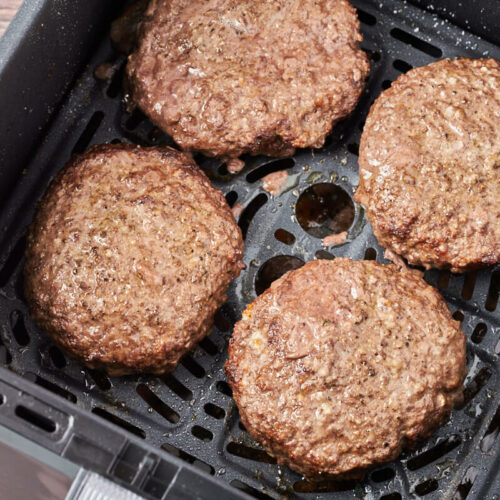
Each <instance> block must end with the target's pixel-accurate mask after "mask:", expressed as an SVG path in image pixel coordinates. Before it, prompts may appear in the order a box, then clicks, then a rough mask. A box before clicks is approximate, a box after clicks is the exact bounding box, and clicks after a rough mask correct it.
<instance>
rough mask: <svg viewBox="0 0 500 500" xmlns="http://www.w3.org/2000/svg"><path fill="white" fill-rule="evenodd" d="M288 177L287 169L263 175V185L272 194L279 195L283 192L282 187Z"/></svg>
mask: <svg viewBox="0 0 500 500" xmlns="http://www.w3.org/2000/svg"><path fill="white" fill-rule="evenodd" d="M287 179H288V172H287V171H286V170H280V171H278V172H273V173H272V174H268V175H266V176H265V177H263V178H262V185H263V187H264V189H265V190H266V191H267V192H268V193H269V194H270V195H271V196H278V195H279V194H280V192H281V189H282V188H283V186H284V185H285V184H286V180H287Z"/></svg>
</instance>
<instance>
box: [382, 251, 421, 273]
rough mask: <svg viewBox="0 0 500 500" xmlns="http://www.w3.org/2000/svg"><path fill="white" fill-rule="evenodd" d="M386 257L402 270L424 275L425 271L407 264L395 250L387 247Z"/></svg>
mask: <svg viewBox="0 0 500 500" xmlns="http://www.w3.org/2000/svg"><path fill="white" fill-rule="evenodd" d="M384 259H387V260H390V261H392V262H393V263H394V265H395V266H396V267H397V268H398V269H399V270H400V271H406V272H408V273H416V274H417V275H418V276H420V277H423V276H424V273H423V272H422V271H419V270H418V269H412V268H411V267H409V266H408V264H406V262H405V261H404V260H403V259H402V258H401V257H400V256H399V255H398V254H397V253H395V252H393V251H392V250H389V249H388V248H386V250H385V252H384Z"/></svg>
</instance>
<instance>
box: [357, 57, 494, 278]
mask: <svg viewBox="0 0 500 500" xmlns="http://www.w3.org/2000/svg"><path fill="white" fill-rule="evenodd" d="M359 165H360V172H359V174H360V175H359V177H360V181H359V188H358V190H357V192H356V195H355V199H356V200H357V201H358V202H361V203H362V204H363V205H365V206H366V207H367V215H368V220H369V221H370V222H371V224H372V226H373V231H374V233H375V235H376V236H377V238H378V240H379V242H380V244H381V245H382V246H384V247H386V248H388V249H390V250H392V251H393V252H395V253H397V254H400V255H402V256H404V257H406V259H408V262H409V263H410V264H417V265H423V266H425V267H426V268H429V267H437V268H449V269H451V270H452V271H453V272H462V271H466V270H469V269H474V268H478V267H482V266H487V265H491V264H495V263H497V262H500V168H499V167H500V63H499V62H498V61H495V60H493V59H478V60H471V59H459V60H450V59H443V60H442V61H439V62H436V63H433V64H429V65H428V66H424V67H422V68H416V69H413V70H411V71H409V72H408V73H407V74H406V75H402V76H400V77H399V78H398V79H397V80H396V81H395V82H394V83H393V84H392V86H391V87H390V88H389V89H388V90H386V91H385V92H383V93H382V95H381V96H380V97H379V98H378V99H377V100H376V101H375V104H374V105H373V106H372V108H371V110H370V114H369V115H368V118H367V120H366V124H365V127H364V130H363V135H362V138H361V145H360V155H359Z"/></svg>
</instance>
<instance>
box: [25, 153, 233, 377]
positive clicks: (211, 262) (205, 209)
mask: <svg viewBox="0 0 500 500" xmlns="http://www.w3.org/2000/svg"><path fill="white" fill-rule="evenodd" d="M242 253H243V241H242V238H241V232H240V229H239V227H238V226H237V225H236V222H235V221H234V218H233V216H232V214H231V210H230V208H229V206H228V205H227V203H226V200H225V199H224V197H223V195H222V193H220V192H219V191H218V190H216V189H214V188H212V187H211V185H210V183H209V181H208V179H207V178H206V176H205V175H204V174H203V173H202V172H201V170H200V169H199V168H198V167H197V166H196V165H195V163H194V162H193V161H192V160H190V159H189V158H187V157H186V156H185V155H184V154H183V153H180V152H178V151H175V150H173V149H170V148H163V149H161V148H141V147H137V146H133V145H125V144H123V145H116V146H113V145H102V146H95V147H92V148H90V149H89V150H88V151H87V152H85V153H84V154H82V155H80V156H77V157H74V158H73V159H72V160H71V161H70V162H69V164H68V165H67V166H66V168H65V169H64V170H63V171H62V172H61V173H60V174H59V175H58V176H57V177H56V179H55V180H54V181H53V182H52V184H51V186H50V188H49V189H48V191H47V193H46V194H45V196H44V197H43V199H42V200H41V202H40V204H39V207H38V212H37V214H36V216H35V219H34V222H33V224H32V226H31V228H30V232H29V237H28V246H27V250H26V267H25V280H26V297H27V299H28V302H29V304H30V307H31V311H32V315H33V318H34V319H35V321H36V322H37V323H38V325H39V326H40V327H41V328H42V329H43V330H45V331H46V332H47V334H48V335H49V336H50V337H51V338H52V339H53V340H54V341H55V342H57V343H58V344H59V345H60V346H61V347H62V348H63V350H64V351H65V352H66V353H67V354H68V355H69V356H70V357H71V358H73V359H75V360H76V361H78V362H80V363H82V364H84V365H87V366H88V367H91V368H102V369H105V370H106V371H107V372H108V373H110V374H112V375H120V374H126V373H132V372H151V373H162V372H165V371H168V370H171V369H173V368H174V367H175V365H176V364H177V362H178V361H179V359H180V357H181V356H182V355H183V354H185V353H186V352H187V351H188V350H190V349H191V348H192V347H193V346H194V345H195V344H196V342H198V341H199V340H201V339H202V338H203V337H204V336H205V335H206V334H207V333H209V331H210V329H211V327H212V323H213V316H214V313H215V311H216V309H217V308H218V307H219V306H220V305H221V304H222V303H223V302H224V301H225V299H226V295H225V293H226V289H227V287H228V285H229V283H230V282H231V280H232V279H233V278H234V277H235V276H238V274H239V273H240V270H241V269H242V267H243V264H242Z"/></svg>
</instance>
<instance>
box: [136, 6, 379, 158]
mask: <svg viewBox="0 0 500 500" xmlns="http://www.w3.org/2000/svg"><path fill="white" fill-rule="evenodd" d="M360 40H361V35H360V34H359V22H358V19H357V16H356V11H355V9H354V8H353V7H352V6H351V5H350V4H349V3H348V2H347V1H346V0H319V1H313V0H305V1H304V0H301V1H298V0H292V1H290V0H269V1H265V2H255V1H250V0H209V1H201V0H194V1H193V0H152V1H151V3H150V5H149V8H148V10H147V11H146V17H145V19H144V21H143V23H142V25H141V28H140V44H139V47H138V49H137V50H136V51H135V52H134V53H133V54H132V55H131V56H130V57H129V61H128V66H127V74H128V77H129V79H130V82H131V88H132V97H133V99H134V101H135V102H136V103H137V104H138V105H139V106H140V108H142V110H143V111H144V112H145V113H146V114H147V115H148V116H149V117H150V118H151V119H152V120H153V122H155V123H156V124H157V125H158V126H159V127H160V128H162V129H163V130H165V131H166V132H167V133H168V134H170V135H171V136H172V137H173V138H174V140H175V141H176V142H177V144H179V145H180V146H181V147H182V148H183V149H185V150H197V151H201V152H203V153H204V154H206V155H208V156H219V157H222V158H224V159H225V160H229V159H231V158H233V159H234V158H236V157H238V156H239V155H241V154H242V153H251V154H267V155H271V156H285V155H290V154H292V153H293V152H294V149H295V148H297V147H299V148H305V147H308V146H311V147H321V146H322V145H323V142H324V140H325V136H326V135H327V134H328V133H329V132H330V131H331V129H332V125H333V124H334V123H336V122H337V121H339V120H341V119H342V118H344V117H346V116H347V115H348V114H349V113H351V111H352V110H353V109H354V107H355V106H356V103H357V101H358V99H359V96H360V94H361V91H362V90H363V88H364V85H365V79H366V76H367V75H368V71H369V63H368V59H367V57H366V55H365V53H364V52H363V51H362V50H361V49H360V48H359V45H358V42H359V41H360Z"/></svg>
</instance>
